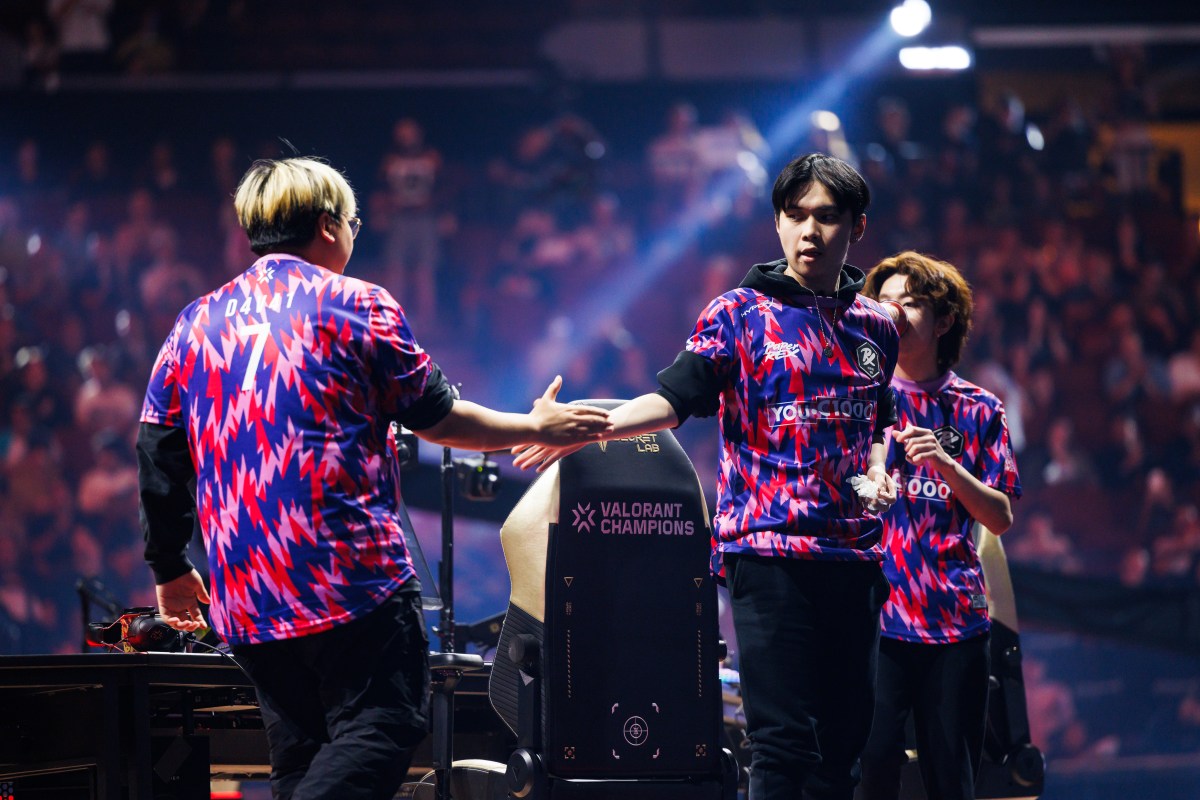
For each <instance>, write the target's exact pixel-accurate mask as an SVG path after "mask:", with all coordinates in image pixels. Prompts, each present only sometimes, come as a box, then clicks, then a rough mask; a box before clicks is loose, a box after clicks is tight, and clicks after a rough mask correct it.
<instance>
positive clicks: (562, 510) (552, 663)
mask: <svg viewBox="0 0 1200 800" xmlns="http://www.w3.org/2000/svg"><path fill="white" fill-rule="evenodd" d="M582 402H587V403H590V404H594V405H601V406H606V407H610V408H611V407H615V406H616V405H619V404H620V401H590V400H589V401H582ZM556 467H557V469H555V468H551V470H548V471H547V472H546V473H545V474H543V475H542V476H541V477H540V478H539V479H538V480H537V481H536V482H535V483H534V484H533V485H532V486H531V487H530V489H529V491H528V492H527V493H526V495H525V497H523V498H522V499H521V501H520V502H519V503H518V504H517V507H516V508H514V510H513V513H512V514H511V515H510V516H509V518H508V520H507V521H506V522H505V525H504V527H503V529H502V531H501V538H502V542H503V545H504V551H505V558H506V560H507V561H508V563H509V572H510V576H511V577H512V579H513V597H512V602H511V603H510V607H509V613H508V615H507V617H506V619H505V624H504V629H503V630H502V632H501V638H500V644H499V648H498V651H497V656H496V661H495V664H494V666H493V671H492V677H491V688H490V695H491V698H492V704H493V706H494V707H495V708H496V710H497V712H498V713H499V714H500V716H501V717H502V718H503V719H504V720H505V721H506V722H507V723H508V724H509V727H511V728H513V730H514V731H516V730H517V719H518V709H517V707H516V700H515V697H516V686H517V683H516V681H517V680H518V678H517V676H516V668H515V666H513V665H512V664H511V662H509V663H507V664H505V663H503V662H507V661H508V659H507V657H506V651H507V642H508V641H511V639H512V638H513V636H514V635H516V634H517V633H525V634H530V635H533V636H535V638H538V639H540V641H541V644H542V647H541V653H542V656H541V671H542V675H543V676H544V680H543V691H542V724H543V736H542V741H543V744H544V748H543V756H544V758H545V761H546V764H547V769H548V771H549V773H550V774H551V775H557V776H561V777H564V778H604V777H612V778H618V777H637V776H647V777H649V776H663V777H667V776H688V775H698V774H712V773H715V772H718V771H719V770H720V761H719V754H720V745H719V742H720V734H721V724H722V694H721V684H720V679H719V667H720V654H719V652H718V645H719V633H718V623H717V596H716V586H715V583H714V581H713V578H712V576H711V575H710V574H709V570H708V556H709V549H710V540H711V533H710V526H709V515H708V510H707V507H706V505H705V502H704V495H703V492H702V491H701V488H700V483H699V479H698V478H697V476H696V473H695V469H694V468H693V467H692V464H691V461H689V460H688V457H687V454H686V453H684V451H683V448H681V447H680V446H679V443H678V442H677V441H676V439H675V437H674V436H673V435H672V434H671V433H670V432H665V431H664V432H660V433H656V434H646V435H643V436H638V437H633V438H631V439H627V440H615V441H611V442H607V443H604V444H603V445H600V444H596V445H589V446H587V447H585V448H583V449H582V450H580V451H579V452H577V453H575V454H573V455H571V456H570V457H568V458H566V459H564V460H563V461H561V462H560V463H559V464H558V465H556ZM539 571H540V573H541V574H540V575H539V574H538V573H539ZM538 588H540V589H541V594H540V595H539V593H538V591H537V589H538Z"/></svg>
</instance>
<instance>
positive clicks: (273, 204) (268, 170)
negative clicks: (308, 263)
mask: <svg viewBox="0 0 1200 800" xmlns="http://www.w3.org/2000/svg"><path fill="white" fill-rule="evenodd" d="M233 207H234V209H235V210H236V211H237V218H238V223H239V224H240V225H241V226H242V230H244V231H246V235H247V236H248V237H249V238H250V249H251V250H253V251H254V252H255V253H257V254H259V255H263V254H265V253H270V252H272V251H274V250H278V249H281V248H292V247H299V246H303V245H305V244H307V243H308V242H310V241H312V238H313V236H314V235H315V234H316V224H317V220H318V219H319V218H320V216H321V214H326V213H327V214H329V215H330V216H333V217H338V218H348V217H353V216H354V215H355V214H356V213H357V211H358V203H357V201H356V200H355V198H354V190H353V189H352V188H350V183H349V181H347V180H346V178H345V176H344V175H342V173H340V172H338V171H337V170H336V169H334V168H333V167H331V166H329V165H328V164H326V163H325V162H324V161H321V160H319V159H315V158H305V157H298V158H284V159H279V160H272V159H260V160H258V161H255V162H254V163H253V164H252V165H251V166H250V169H249V170H247V171H246V174H245V175H243V176H242V180H241V183H239V184H238V188H237V192H236V193H235V194H234V198H233Z"/></svg>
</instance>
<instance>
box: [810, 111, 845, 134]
mask: <svg viewBox="0 0 1200 800" xmlns="http://www.w3.org/2000/svg"><path fill="white" fill-rule="evenodd" d="M812 124H813V127H815V128H820V129H821V130H823V131H826V132H828V133H833V132H834V131H836V130H838V129H839V128H841V127H842V121H841V120H840V119H838V115H837V114H835V113H833V112H832V111H825V110H821V111H814V112H813V113H812Z"/></svg>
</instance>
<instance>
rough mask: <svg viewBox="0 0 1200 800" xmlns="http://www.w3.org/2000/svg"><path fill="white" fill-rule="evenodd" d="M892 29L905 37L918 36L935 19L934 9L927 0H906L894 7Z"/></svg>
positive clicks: (891, 17)
mask: <svg viewBox="0 0 1200 800" xmlns="http://www.w3.org/2000/svg"><path fill="white" fill-rule="evenodd" d="M889 19H890V20H891V23H892V30H894V31H895V32H896V33H898V34H900V35H901V36H904V37H910V38H911V37H913V36H916V35H917V34H918V33H920V32H921V31H923V30H925V29H926V28H928V27H929V23H930V22H932V21H933V10H932V9H930V8H929V3H926V2H925V0H904V2H903V3H901V4H900V5H898V6H896V7H895V8H893V9H892V13H891V15H890V17H889Z"/></svg>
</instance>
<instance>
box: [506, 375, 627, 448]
mask: <svg viewBox="0 0 1200 800" xmlns="http://www.w3.org/2000/svg"><path fill="white" fill-rule="evenodd" d="M561 388H562V376H561V375H556V376H554V380H552V381H550V385H549V386H547V387H546V391H545V392H543V393H542V396H541V397H539V398H538V399H537V400H534V401H533V411H531V412H530V416H531V417H532V418H533V422H534V427H535V428H536V429H537V438H536V440H535V441H534V442H533V443H532V444H533V445H543V446H546V447H550V448H556V447H562V446H564V445H571V444H579V445H580V446H581V447H582V446H583V445H584V444H587V443H588V442H595V441H599V440H600V439H603V438H604V435H605V434H606V433H611V432H612V430H613V425H612V422H611V421H610V420H609V418H608V412H607V411H605V410H604V409H603V408H596V407H595V406H582V405H581V406H572V405H566V404H564V403H560V402H558V400H557V399H556V398H557V397H558V392H559V390H560V389H561ZM575 449H578V448H575ZM513 452H516V448H514V451H513ZM572 452H574V451H572Z"/></svg>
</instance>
